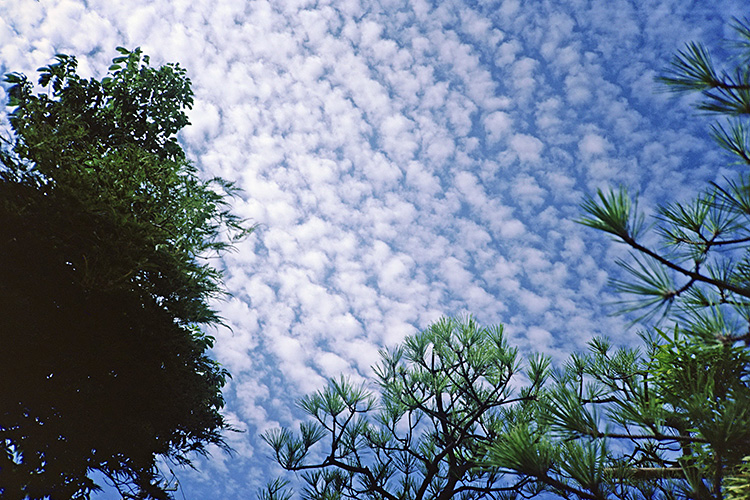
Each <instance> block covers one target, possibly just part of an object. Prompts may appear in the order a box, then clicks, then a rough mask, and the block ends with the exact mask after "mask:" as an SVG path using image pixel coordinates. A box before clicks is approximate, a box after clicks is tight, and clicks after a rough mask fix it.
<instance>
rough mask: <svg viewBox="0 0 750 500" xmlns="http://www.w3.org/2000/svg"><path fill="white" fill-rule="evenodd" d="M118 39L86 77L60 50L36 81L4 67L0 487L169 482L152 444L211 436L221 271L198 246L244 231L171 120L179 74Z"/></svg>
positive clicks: (83, 493)
mask: <svg viewBox="0 0 750 500" xmlns="http://www.w3.org/2000/svg"><path fill="white" fill-rule="evenodd" d="M118 51H119V53H120V55H119V56H118V57H117V58H116V59H115V60H114V62H113V65H112V66H111V67H110V68H109V74H108V76H107V77H106V78H103V79H102V80H101V81H99V80H96V79H88V80H87V79H83V78H81V77H80V76H79V75H78V74H77V73H76V59H75V58H74V57H70V56H66V55H58V56H57V57H56V62H55V63H53V64H51V65H49V66H47V67H43V68H40V70H39V72H40V78H39V84H40V85H41V87H43V89H44V91H42V92H40V93H34V86H33V85H32V84H31V82H29V81H28V80H27V79H26V77H25V76H23V75H19V74H9V75H7V76H6V82H7V83H9V84H10V88H9V90H8V94H9V96H10V103H9V105H10V106H11V108H12V113H11V115H10V123H11V126H12V129H13V132H14V136H13V137H12V138H10V139H8V140H7V141H6V142H5V144H4V145H3V149H2V152H1V154H0V159H1V160H2V166H0V256H1V258H2V260H3V263H2V265H1V266H0V345H1V346H2V348H1V349H0V492H2V497H3V498H4V499H22V498H31V499H41V498H45V497H48V498H50V499H71V498H88V497H89V495H90V493H91V492H92V491H95V490H97V489H98V488H99V486H98V485H97V484H95V483H94V481H93V480H92V479H90V477H89V476H90V475H91V473H92V472H94V471H96V472H98V473H101V474H103V475H104V476H106V477H107V478H108V481H109V482H110V483H112V484H114V485H115V486H116V487H117V489H118V490H119V492H120V494H121V495H122V496H123V498H144V499H146V498H169V497H170V493H169V492H168V491H167V488H166V486H165V484H164V481H163V479H164V478H163V477H162V475H161V474H160V470H159V468H158V466H157V465H158V460H159V459H164V460H166V461H167V463H168V462H173V463H174V462H176V463H179V464H188V463H189V459H188V455H189V454H190V453H192V452H198V453H205V452H206V450H207V448H206V447H207V446H208V445H218V446H220V447H224V448H226V446H225V444H224V440H223V438H222V435H221V433H222V431H224V430H226V429H228V427H229V426H228V424H227V422H226V421H225V420H224V417H223V416H222V415H221V413H220V409H221V408H222V406H223V404H224V401H223V398H222V394H221V388H222V386H223V385H224V384H225V382H226V379H227V377H228V375H229V374H228V373H227V372H226V371H225V370H224V369H223V368H222V367H221V366H220V365H219V364H218V363H217V362H216V361H214V360H212V359H211V358H210V357H209V356H208V352H207V351H208V349H209V348H210V347H211V346H212V344H213V338H212V337H210V336H209V335H207V334H206V333H205V328H206V327H208V326H210V325H216V324H218V323H220V318H218V317H217V315H216V313H215V311H213V310H212V309H211V307H210V305H209V300H210V299H211V298H212V297H217V296H219V295H221V294H222V286H221V274H220V272H219V271H218V270H216V269H214V268H213V267H211V266H209V265H208V264H206V263H205V260H202V259H203V258H204V257H208V256H211V255H215V254H216V253H217V252H222V251H226V250H228V249H230V248H231V243H232V241H234V240H236V239H237V238H241V237H243V236H245V235H246V234H248V233H249V232H250V230H248V229H243V228H242V221H240V220H239V219H238V218H237V217H236V216H235V215H233V214H231V213H230V212H229V210H228V206H227V202H226V200H225V198H226V196H227V194H230V193H231V192H232V186H231V185H230V184H228V183H226V182H224V181H222V180H221V179H213V180H210V181H202V180H201V179H199V178H198V177H197V175H196V171H195V168H194V167H193V166H192V165H191V164H190V163H189V162H188V161H187V160H186V159H185V154H184V152H183V151H182V149H181V147H180V146H179V144H178V143H177V140H176V137H175V134H176V133H177V131H179V130H180V129H181V128H182V127H184V126H185V125H187V124H188V119H187V116H186V115H185V113H184V109H185V108H189V107H190V106H191V104H192V91H191V89H190V80H189V79H188V78H187V77H186V74H185V70H184V69H182V68H181V67H180V66H179V65H177V64H167V65H165V66H162V67H160V68H152V67H151V66H150V65H149V59H148V57H147V56H143V55H142V54H141V52H140V50H138V49H136V50H135V51H132V52H131V51H128V50H126V49H122V48H119V49H118Z"/></svg>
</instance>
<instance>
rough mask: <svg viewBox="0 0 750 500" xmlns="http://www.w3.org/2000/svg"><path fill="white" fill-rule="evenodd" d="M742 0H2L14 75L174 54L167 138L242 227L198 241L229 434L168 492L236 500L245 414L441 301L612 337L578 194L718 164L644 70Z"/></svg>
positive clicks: (545, 335)
mask: <svg viewBox="0 0 750 500" xmlns="http://www.w3.org/2000/svg"><path fill="white" fill-rule="evenodd" d="M746 8H747V5H746V3H745V2H744V0H717V1H713V2H703V1H698V0H695V1H687V2H686V1H684V0H608V1H606V2H603V1H598V0H588V1H585V0H529V1H520V0H503V1H478V2H462V1H458V0H456V1H440V2H434V3H431V2H426V1H422V0H413V1H389V0H383V1H375V0H372V1H368V0H362V1H358V0H340V1H337V0H329V1H324V0H321V1H312V0H275V1H266V0H257V1H237V0H189V1H188V0H149V1H146V0H129V1H127V2H124V1H122V2H112V1H111V0H108V1H105V0H88V1H84V0H80V1H76V0H41V1H37V2H33V1H30V0H5V1H3V2H0V71H1V72H3V73H5V72H8V71H22V72H25V73H26V74H28V75H33V74H34V72H35V69H36V68H37V67H39V66H42V65H45V64H48V63H49V62H50V61H51V59H52V57H53V56H54V54H55V53H59V52H62V53H69V54H74V55H77V56H79V59H80V68H81V73H82V74H84V75H85V74H89V75H96V76H101V75H103V73H104V72H105V71H106V68H107V66H108V65H109V61H110V60H111V58H112V57H113V56H114V55H115V54H114V48H115V47H116V46H118V45H122V46H125V47H128V48H134V47H136V46H141V47H142V48H143V50H144V52H145V53H147V54H149V55H151V57H152V62H153V63H154V64H155V65H158V64H162V63H166V62H180V64H181V65H183V66H184V67H186V68H187V69H188V71H189V75H190V77H191V79H192V80H193V85H194V90H195V92H196V103H195V107H194V109H193V110H192V112H191V113H190V118H191V121H192V126H190V127H188V129H186V130H185V131H184V133H183V135H182V136H181V141H182V143H183V146H184V147H185V149H186V150H187V151H188V154H189V156H190V157H191V158H192V160H193V161H194V162H195V163H196V165H198V167H199V168H200V169H201V171H202V172H204V173H205V175H206V176H214V175H220V176H222V177H225V178H227V179H229V180H233V181H235V182H236V183H237V184H238V186H239V187H241V188H242V189H244V192H243V193H242V195H241V196H240V197H239V198H237V199H236V200H234V201H235V210H236V212H237V213H238V214H240V215H241V216H243V217H246V218H248V219H249V220H251V221H253V222H255V223H258V224H259V230H258V231H257V232H256V233H255V235H254V236H252V237H251V238H250V239H249V240H248V241H246V242H244V243H242V244H241V245H240V246H239V248H238V251H237V252H236V253H234V254H231V255H229V256H227V257H226V258H225V259H224V260H223V261H222V262H220V263H218V264H217V265H219V266H220V267H222V268H223V269H225V272H226V283H227V286H228V288H229V290H230V291H231V292H232V293H233V297H232V298H231V299H229V300H228V301H225V302H222V303H220V304H218V306H217V307H219V308H220V310H221V313H222V315H223V316H224V317H225V319H226V321H227V323H228V325H230V326H231V329H229V328H227V329H221V330H219V331H216V332H215V335H216V337H217V346H216V349H215V355H216V356H217V358H218V359H219V360H220V361H221V362H222V363H223V364H224V365H225V366H226V367H227V368H228V369H229V370H230V371H231V372H232V374H233V375H234V378H233V380H232V381H231V383H230V385H228V386H227V389H226V396H227V399H228V406H227V413H228V414H229V416H230V418H231V420H232V422H233V423H234V425H235V427H237V428H239V429H242V430H245V431H246V432H245V433H235V434H230V435H229V436H228V438H229V441H230V444H231V445H232V446H233V447H234V448H235V449H236V450H237V454H236V455H235V456H234V457H228V456H226V455H224V454H222V453H221V452H216V453H214V455H213V457H212V458H211V459H210V460H208V461H199V462H198V467H199V471H197V472H192V471H184V472H182V473H180V480H181V482H182V483H183V492H184V494H185V496H186V498H191V499H199V498H224V499H240V498H243V499H244V498H250V497H252V495H253V494H254V492H255V490H256V488H257V487H258V486H260V485H261V484H262V483H264V482H265V481H266V480H267V479H268V478H271V477H272V476H274V475H275V474H276V469H274V468H273V465H272V461H271V460H267V459H266V456H267V455H268V454H269V449H267V447H266V445H265V444H264V443H263V442H262V441H261V440H260V439H259V438H258V434H259V433H260V432H262V431H264V430H266V429H268V428H270V427H275V426H278V425H293V424H294V423H295V422H296V419H298V418H300V417H301V412H300V411H298V410H297V409H296V408H295V406H294V405H293V402H294V400H295V399H296V398H297V397H299V396H301V395H303V394H305V393H307V392H310V391H313V390H316V389H318V388H320V387H322V386H323V384H324V381H325V378H326V377H331V376H338V374H340V373H345V374H348V375H349V376H351V377H353V378H355V379H360V380H367V378H368V377H369V376H370V375H371V369H370V366H371V365H372V364H373V363H374V362H375V361H376V360H377V356H378V349H380V348H382V347H384V346H389V345H393V344H395V343H396V342H398V341H400V340H401V339H403V337H404V336H406V335H408V334H411V333H414V332H416V331H418V330H420V329H423V328H424V327H426V326H427V325H428V324H429V323H430V322H431V321H433V320H435V319H437V318H438V317H440V316H441V315H454V314H460V313H466V312H470V313H472V314H474V315H475V316H476V317H477V319H478V320H479V321H480V322H481V323H484V324H489V323H498V322H502V323H504V324H505V325H506V329H507V331H508V332H509V335H510V338H511V341H512V342H513V343H515V344H516V345H517V346H519V347H520V348H521V349H522V350H532V349H533V350H541V351H543V352H546V353H548V354H550V355H552V356H553V358H555V359H558V360H561V359H563V358H564V357H565V356H566V354H567V353H569V352H571V351H574V350H576V349H581V348H582V347H583V346H584V345H585V343H586V341H587V340H588V339H590V338H591V337H592V336H594V335H609V336H611V337H612V338H613V340H615V341H616V342H620V343H629V342H633V341H634V340H635V339H636V335H635V332H634V331H633V330H628V329H626V325H625V320H623V319H621V318H612V317H609V316H607V313H608V312H611V309H608V308H606V307H603V304H604V303H606V302H608V301H612V300H614V299H615V297H614V296H613V295H612V294H611V290H610V289H609V288H608V287H607V279H608V278H610V277H612V276H613V275H615V274H614V273H616V272H617V271H616V270H614V269H613V268H612V266H611V262H612V261H613V260H614V259H615V258H617V257H619V256H623V255H624V253H625V249H624V248H621V247H617V246H615V245H613V244H612V243H610V242H609V240H607V239H606V238H605V237H603V236H602V235H599V234H595V233H593V232H592V231H590V230H587V229H585V228H583V227H582V226H579V225H577V224H576V223H575V222H574V220H575V219H576V218H577V217H578V216H579V215H580V210H579V204H580V202H581V200H582V198H583V197H584V196H585V195H587V194H593V193H594V192H595V190H596V189H597V188H605V187H610V186H617V185H624V186H627V187H628V188H629V190H630V191H631V192H633V193H639V195H640V202H641V207H642V208H644V209H646V210H648V209H649V208H652V207H653V206H654V205H655V203H657V202H660V201H676V200H679V199H684V198H687V197H689V196H690V195H692V194H694V193H695V192H696V191H697V190H698V189H699V188H700V187H701V186H702V185H704V183H705V182H706V181H711V180H717V179H720V178H721V177H722V176H723V175H724V174H725V173H726V172H724V171H722V170H721V169H717V168H716V167H715V166H716V165H720V164H721V161H722V158H721V156H720V153H718V152H716V148H715V147H714V146H713V144H712V142H711V140H710V138H708V137H707V133H706V131H707V128H708V120H707V119H705V118H698V117H696V116H695V112H694V111H692V110H691V108H690V107H689V104H690V101H689V99H675V98H674V97H671V96H669V95H666V94H664V93H658V92H657V91H658V90H659V89H658V87H657V86H656V84H655V83H654V77H655V75H656V74H657V73H658V72H659V71H660V70H661V69H662V68H663V67H664V66H665V65H666V64H667V63H668V61H669V59H670V57H671V54H673V53H674V52H675V51H676V50H678V49H680V48H682V46H683V45H684V43H686V42H687V41H690V40H698V41H702V42H704V43H706V44H707V45H709V46H714V47H715V46H717V45H718V42H720V41H721V39H723V38H725V37H729V35H730V33H729V31H728V30H729V28H728V26H729V23H730V21H731V17H732V16H741V15H746V13H747V12H746ZM0 98H1V99H2V100H3V101H5V100H6V95H5V93H4V91H3V89H0ZM2 127H3V128H4V130H5V132H4V133H7V120H6V118H5V115H2ZM727 172H728V171H727ZM178 495H179V494H178ZM102 498H106V495H102Z"/></svg>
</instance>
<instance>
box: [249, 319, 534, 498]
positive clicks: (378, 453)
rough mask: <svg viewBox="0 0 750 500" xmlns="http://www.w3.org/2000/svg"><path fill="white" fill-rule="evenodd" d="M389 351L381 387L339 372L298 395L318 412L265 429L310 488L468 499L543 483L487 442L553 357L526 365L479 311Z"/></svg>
mask: <svg viewBox="0 0 750 500" xmlns="http://www.w3.org/2000/svg"><path fill="white" fill-rule="evenodd" d="M381 358H382V359H381V362H380V364H378V365H377V366H376V367H375V373H376V375H377V380H378V388H379V393H378V394H375V393H372V392H370V391H368V390H366V389H365V388H364V387H363V386H357V385H355V384H352V383H351V382H349V381H347V380H346V379H343V378H342V379H340V380H331V381H330V383H329V385H328V387H327V388H326V389H324V390H322V391H319V392H317V393H315V394H313V395H311V396H307V397H305V398H303V399H302V400H301V401H300V402H299V406H300V407H301V408H302V409H304V410H305V412H306V413H308V414H309V415H310V416H311V417H312V421H308V422H304V423H303V424H301V425H300V430H299V433H297V434H295V433H293V432H292V431H290V430H289V429H275V430H272V431H270V432H267V433H266V434H264V435H263V438H264V439H265V440H266V442H267V443H268V444H269V445H270V446H271V447H272V448H273V450H274V454H275V457H276V460H277V461H278V463H279V464H280V465H281V466H282V467H283V468H284V469H286V470H290V471H301V472H302V478H303V480H304V481H305V484H306V485H305V487H304V489H303V492H302V496H303V498H307V499H319V500H322V499H327V500H328V499H340V498H352V499H365V498H369V499H390V500H396V499H413V500H421V499H428V498H430V499H450V498H461V499H466V500H469V499H481V498H492V499H497V498H507V497H509V496H511V495H513V494H515V493H516V492H524V493H525V494H533V493H534V491H535V488H534V487H533V486H531V487H530V485H529V484H527V481H526V480H525V479H523V478H521V479H518V480H515V479H514V480H510V481H508V480H506V478H505V476H504V474H503V472H502V471H501V470H499V469H498V468H497V467H492V466H486V465H485V463H486V450H487V448H488V446H489V444H490V443H492V442H499V441H502V440H503V439H504V438H503V436H504V434H505V433H506V432H507V431H508V429H509V427H510V426H511V424H513V423H514V422H516V421H518V420H520V419H523V418H524V413H523V408H525V407H526V406H527V405H528V404H529V403H531V402H532V401H534V400H535V399H536V398H537V396H538V394H539V392H540V389H541V387H542V385H543V382H544V379H545V377H546V374H547V370H548V366H549V360H547V359H546V358H544V357H540V356H539V357H533V358H532V359H531V360H530V362H529V363H528V367H527V369H526V370H525V371H520V368H521V366H520V364H521V363H520V362H519V360H518V355H517V351H516V349H512V348H510V347H508V345H507V343H506V341H505V339H504V336H503V329H502V327H501V326H495V327H490V328H482V327H480V326H479V325H477V323H476V322H475V321H474V320H472V319H470V318H468V319H443V320H440V321H438V322H437V323H435V324H433V325H432V326H430V327H429V328H428V329H427V330H425V331H423V332H421V333H418V334H416V335H414V336H411V337H408V338H407V339H406V340H405V341H404V343H403V344H402V345H400V346H399V347H397V348H395V349H393V350H388V351H385V350H384V351H382V352H381ZM524 384H525V385H524ZM516 407H518V408H516ZM510 408H516V410H517V411H515V412H510V411H509V409H510ZM285 486H286V483H285V481H283V480H276V481H275V482H273V483H271V484H269V485H268V486H267V487H266V488H265V490H263V491H261V492H260V498H262V499H266V500H270V499H279V498H283V499H289V498H291V495H292V494H291V492H290V491H289V490H288V489H287V488H286V487H285Z"/></svg>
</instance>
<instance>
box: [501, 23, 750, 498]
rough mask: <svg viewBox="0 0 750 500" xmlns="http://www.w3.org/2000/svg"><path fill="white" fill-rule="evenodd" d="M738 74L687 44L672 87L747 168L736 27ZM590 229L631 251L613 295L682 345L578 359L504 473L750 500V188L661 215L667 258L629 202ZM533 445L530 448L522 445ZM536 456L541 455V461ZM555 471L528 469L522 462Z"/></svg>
mask: <svg viewBox="0 0 750 500" xmlns="http://www.w3.org/2000/svg"><path fill="white" fill-rule="evenodd" d="M735 29H736V31H737V33H738V34H739V35H740V41H739V42H737V44H736V45H735V48H736V49H737V52H738V53H737V61H738V63H737V66H736V67H735V68H734V69H732V70H731V71H719V70H717V69H716V68H715V65H714V64H713V62H712V60H711V57H710V55H709V52H708V51H707V50H706V48H705V47H703V46H702V45H700V44H695V43H692V44H689V45H688V46H687V48H686V49H685V50H683V51H681V52H679V53H678V54H677V56H676V57H675V59H674V61H673V63H672V65H671V67H670V69H669V70H668V71H667V72H666V74H665V75H664V76H663V77H662V78H661V81H662V82H663V83H665V84H667V85H668V88H669V89H671V90H673V91H676V92H685V91H698V92H701V93H702V100H701V102H700V103H699V105H698V108H699V109H701V110H703V111H705V112H709V113H718V114H721V115H725V116H727V117H729V120H728V122H727V123H726V124H718V125H715V126H713V127H712V134H713V136H714V138H715V139H716V141H717V142H718V144H719V145H720V146H721V147H723V148H724V149H726V150H727V151H729V152H730V153H731V154H732V155H734V156H735V157H737V158H739V161H738V163H740V164H744V165H747V164H750V142H749V139H748V137H749V136H748V129H747V123H746V120H747V116H748V114H750V25H749V23H748V21H740V20H736V22H735ZM583 208H584V210H585V212H586V216H585V217H584V218H583V219H582V220H581V222H582V223H583V224H585V225H588V226H590V227H593V228H596V229H599V230H602V231H605V232H607V233H609V234H611V235H613V236H614V237H615V238H616V240H618V241H621V242H623V243H625V244H627V245H628V246H629V247H631V249H632V250H633V257H632V259H631V260H630V261H627V262H620V264H621V266H622V267H623V268H624V270H625V271H626V273H627V276H628V277H627V278H626V279H623V280H620V281H616V282H615V283H614V284H615V287H616V288H617V289H618V290H619V291H620V292H623V293H626V294H630V297H632V299H628V300H625V301H623V303H622V304H621V305H623V308H624V310H625V311H637V310H640V311H644V310H645V313H643V314H642V315H641V316H640V318H639V319H640V320H647V319H651V318H659V319H660V320H662V321H664V322H669V323H670V324H671V327H670V329H672V332H671V333H670V332H665V331H663V329H659V328H652V329H651V330H650V333H647V334H644V340H645V344H646V348H645V350H644V351H639V350H624V349H620V350H615V351H613V350H612V349H611V347H610V346H609V345H608V343H607V342H606V341H604V340H601V339H598V340H595V341H593V342H592V344H591V351H590V353H589V354H587V355H577V356H573V357H572V358H571V360H570V362H569V363H568V365H567V366H566V367H565V369H564V370H561V371H559V372H558V373H556V374H555V377H554V379H555V384H554V386H553V387H551V388H550V392H549V393H548V395H547V397H546V398H544V399H543V400H542V401H541V402H540V403H539V405H538V406H537V415H538V419H537V420H536V421H535V423H534V425H533V426H532V425H529V424H527V425H526V427H524V428H522V431H523V432H521V431H518V436H519V437H518V438H517V439H515V440H511V441H507V442H503V443H497V444H496V445H495V446H494V447H493V448H492V450H491V451H490V456H491V462H492V463H494V464H495V465H500V466H506V467H510V468H513V469H514V470H516V471H517V472H518V473H519V474H521V475H522V476H523V475H525V476H526V477H533V478H534V479H535V480H536V481H539V482H540V483H542V484H544V485H546V486H547V487H548V488H550V489H551V490H552V491H555V492H556V493H558V494H559V495H561V496H563V497H568V498H570V497H574V498H587V499H602V500H603V499H610V498H621V499H636V498H643V499H651V498H666V499H670V498H690V499H715V500H718V499H721V498H724V496H725V495H726V496H727V497H731V495H735V498H736V495H737V494H739V493H738V492H742V491H747V489H748V484H749V483H748V481H747V465H746V464H744V465H743V462H742V460H743V457H746V456H747V455H748V454H750V349H749V346H750V247H749V246H748V243H750V232H748V227H750V224H749V223H750V178H748V177H747V175H746V173H744V172H741V173H740V174H739V175H738V176H737V178H736V179H726V180H725V183H724V184H723V185H720V184H712V185H711V187H710V188H709V189H708V190H706V191H705V192H704V193H703V194H702V195H701V196H699V197H698V198H697V199H696V200H694V201H692V202H691V203H685V204H682V203H673V204H669V205H665V206H662V207H661V208H660V209H659V212H658V217H657V221H656V224H655V225H656V229H657V233H658V236H659V237H660V240H661V241H660V242H661V245H660V246H659V245H649V244H647V243H646V242H647V241H652V240H651V239H650V238H648V237H647V236H646V234H645V233H646V231H645V230H644V227H645V226H644V218H643V216H642V215H640V214H639V212H638V211H637V209H636V203H635V202H634V201H633V200H632V199H631V198H629V197H628V195H627V193H626V192H625V191H624V190H619V191H613V192H609V193H603V192H599V193H598V196H597V198H591V199H588V200H587V201H586V202H585V203H584V206H583ZM524 433H525V434H524ZM530 450H532V451H530ZM523 453H526V454H529V453H531V454H532V455H533V454H535V455H536V456H543V457H545V460H544V461H541V460H537V461H534V460H531V461H530V463H528V464H527V463H519V462H518V458H517V456H518V454H523Z"/></svg>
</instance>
